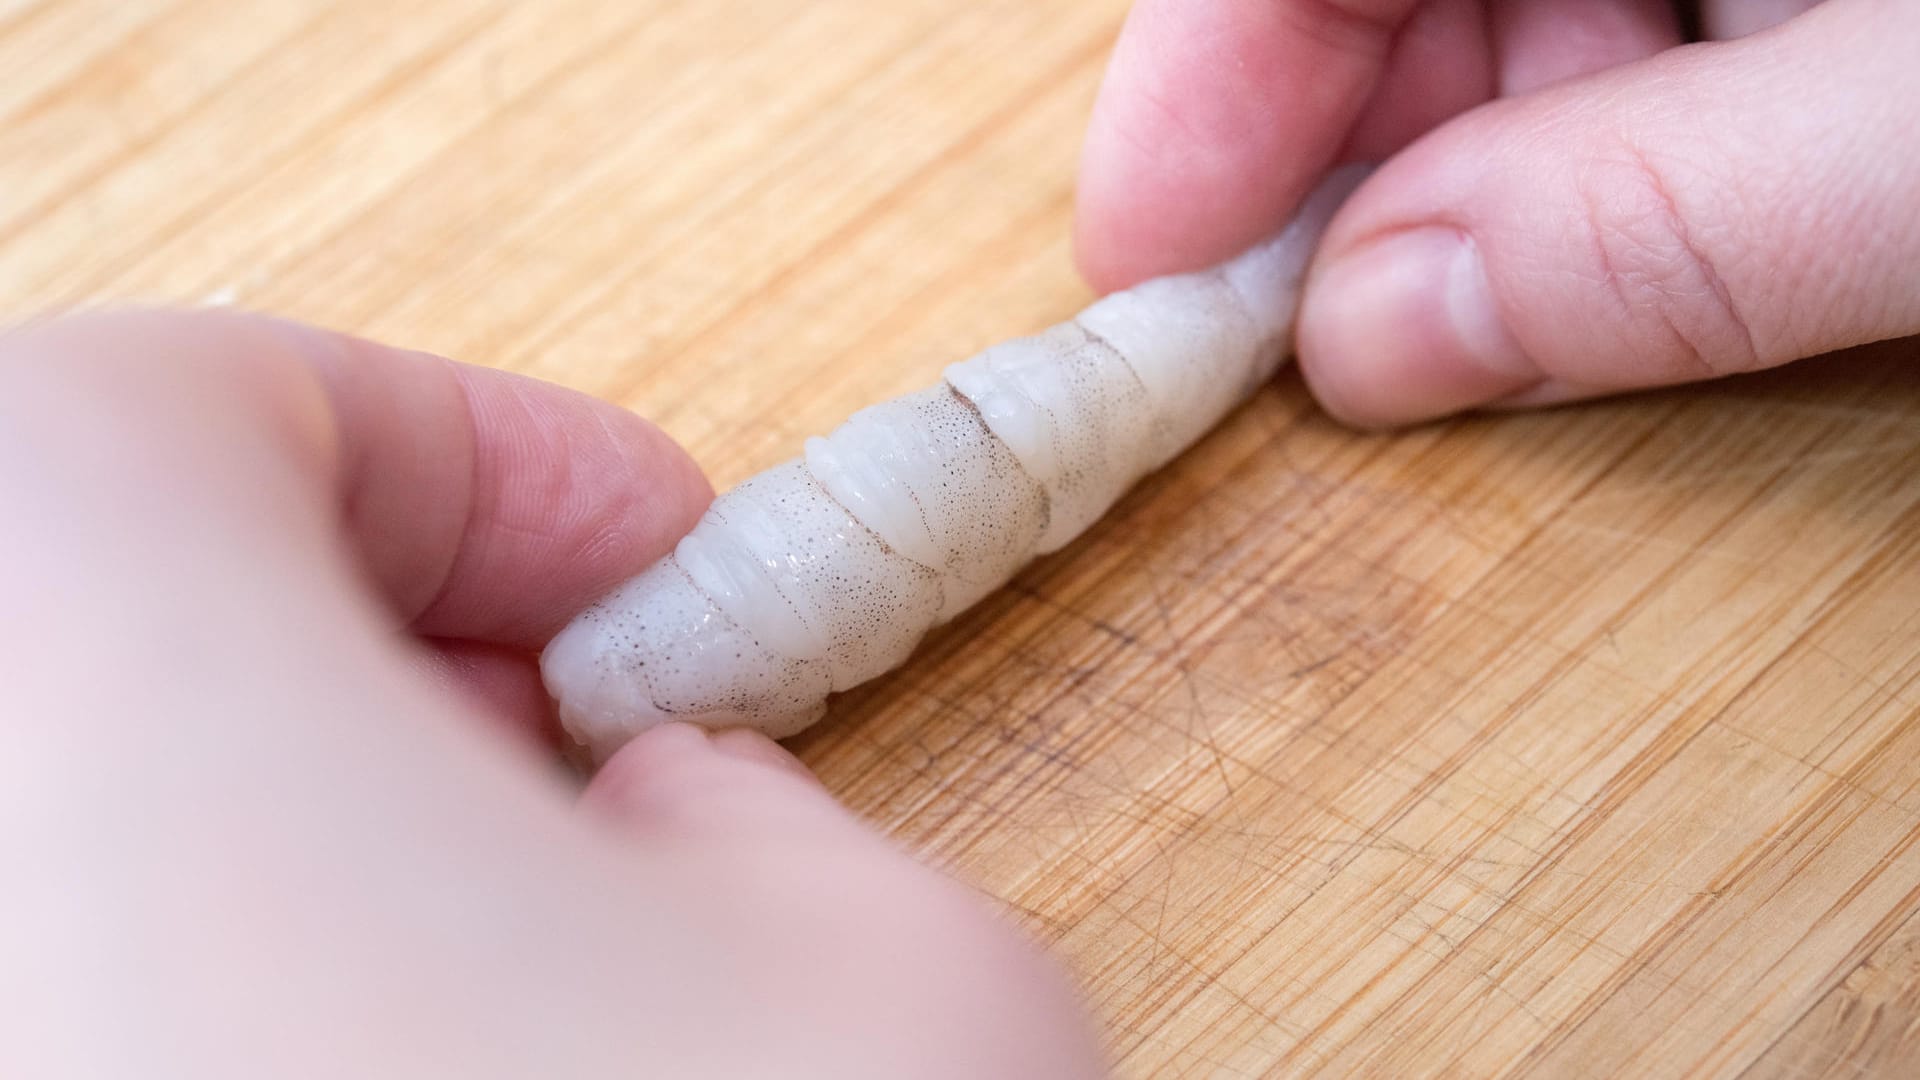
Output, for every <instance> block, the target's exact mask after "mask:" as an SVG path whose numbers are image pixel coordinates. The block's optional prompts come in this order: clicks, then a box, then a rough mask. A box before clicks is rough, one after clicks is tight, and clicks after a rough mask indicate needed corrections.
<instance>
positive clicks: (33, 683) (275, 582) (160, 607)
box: [0, 313, 1099, 1080]
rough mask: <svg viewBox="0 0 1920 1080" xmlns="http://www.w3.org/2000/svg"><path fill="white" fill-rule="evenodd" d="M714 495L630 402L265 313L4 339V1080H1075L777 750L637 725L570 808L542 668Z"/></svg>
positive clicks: (1077, 1055)
mask: <svg viewBox="0 0 1920 1080" xmlns="http://www.w3.org/2000/svg"><path fill="white" fill-rule="evenodd" d="M710 494H711V492H710V490H709V488H708V487H707V484H706V482H705V480H703V479H702V478H701V477H700V475H699V473H698V471H697V470H696V469H695V468H694V466H693V465H692V464H691V462H690V461H689V460H688V459H687V457H686V456H685V455H684V454H683V453H682V452H681V451H680V450H679V449H678V448H677V447H675V446H674V445H673V444H672V443H671V442H670V441H669V440H668V439H667V438H666V437H665V436H664V435H662V434H661V433H660V432H659V431H658V430H657V429H655V428H654V427H652V426H651V425H649V424H647V423H646V422H645V421H642V420H640V419H638V418H637V417H634V416H632V415H631V414H628V413H626V412H624V411H622V410H619V409H616V408H613V407H612V406H608V405H604V404H602V403H599V402H595V401H592V400H590V399H588V398H585V397H583V396H581V395H578V394H573V393H570V392H568V391H564V390H562V389H560V388H558V387H554V386H550V385H546V384H541V383H537V382H534V381H532V380H528V379H523V378H519V377H515V376H511V375H507V374H504V373H500V372H495V371H488V370H485V369H480V368H470V367H463V366H460V365H455V364H452V363H450V362H448V361H444V360H439V359H437V358H433V357H428V356H423V355H420V354H411V353H401V352H398V351H393V350H387V349H383V348H381V347H378V346H375V345H371V344H368V343H365V342H359V341H354V340H351V339H347V338H343V337H338V336H335V335H331V334H327V333H323V332H320V331H316V330H311V329H307V328H303V327H297V326H293V325H291V324H286V323H281V322H276V321H272V320H268V319H264V318H254V317H240V316H233V315H170V314H153V313H143V314H123V315H111V316H95V317H89V318H84V319H79V320H74V321H67V322H56V323H48V324H42V325H38V326H33V327H28V328H25V329H22V330H18V331H15V332H13V333H11V334H6V335H0V498H4V500H5V505H6V517H5V526H4V529H0V609H3V610H4V611H5V612H6V616H7V618H6V622H5V625H4V631H0V632H3V633H4V643H3V645H4V647H0V686H5V687H6V688H7V691H8V698H7V700H8V705H9V709H8V714H7V717H6V719H5V723H4V725H0V866H4V867H5V868H6V882H7V884H6V888H5V895H4V896H3V897H0V912H3V913H4V916H5V917H4V918H0V1074H5V1075H8V1076H35V1077H56V1076H100V1075H143V1076H194V1077H209V1076H228V1075H232V1076H297V1075H318V1076H328V1077H335V1076H383V1075H410V1076H414V1075H445V1076H514V1077H524V1076H543V1075H564V1076H599V1075H606V1076H616V1075H618V1076H672V1077H695V1076H775V1075H777V1076H782V1077H815V1076H817V1077H834V1078H842V1077H859V1076H875V1077H901V1076H915V1077H936V1076H951V1077H968V1078H972V1077H980V1076H1031V1077H1046V1078H1048V1080H1053V1078H1057V1077H1084V1076H1093V1075H1097V1074H1098V1073H1099V1067H1098V1064H1097V1061H1096V1056H1095V1054H1094V1053H1093V1052H1092V1051H1091V1050H1090V1049H1089V1043H1088V1039H1087V1036H1086V1033H1085V1028H1084V1026H1083V1024H1082V1021H1081V1018H1080V1016H1079V1013H1078V1008H1077V1006H1076V1005H1075V1003H1074V1002H1073V999H1072V995H1071V994H1070V992H1069V991H1068V989H1067V987H1066V985H1065V983H1064V982H1063V981H1062V980H1061V979H1060V978H1059V976H1058V974H1057V973H1056V972H1055V971H1054V970H1053V969H1052V967H1051V966H1050V965H1049V964H1048V963H1046V962H1045V961H1044V960H1043V959H1042V958H1041V957H1040V956H1039V955H1038V954H1037V953H1035V952H1034V951H1033V950H1031V949H1030V948H1029V947H1027V946H1026V945H1024V944H1023V943H1022V942H1021V941H1020V940H1019V939H1018V938H1017V937H1016V936H1015V935H1014V934H1013V933H1011V932H1010V931H1009V930H1008V929H1007V928H1006V927H1004V926H1002V925H1001V924H999V923H998V922H997V921H995V920H994V919H993V918H992V917H991V916H990V915H989V914H987V912H986V910H985V908H984V907H983V906H982V905H980V904H979V903H978V902H977V900H976V898H974V897H972V896H971V895H969V894H968V893H967V892H966V891H965V890H963V889H962V888H960V887H959V886H957V885H956V884H954V883H953V882H951V881H948V880H946V879H944V878H942V877H940V876H938V875H936V874H934V873H932V872H930V871H928V870H926V869H924V868H922V867H920V866H919V865H917V864H916V863H914V862H913V861H912V860H910V859H908V858H907V857H905V856H904V855H903V854H901V853H899V852H897V851H896V850H894V849H893V848H892V847H891V846H890V845H888V844H887V843H885V842H883V841H882V840H881V839H880V838H879V837H877V836H875V835H874V834H872V833H871V832H869V831H868V830H867V829H865V828H864V827H862V826H861V825H860V824H859V823H858V822H857V821H856V820H855V819H854V818H853V817H852V816H850V815H849V814H848V813H846V811H844V810H843V809H842V808H841V807H840V806H838V805H837V804H836V803H835V802H834V801H833V800H832V799H831V798H829V797H828V795H827V794H826V792H825V791H824V789H822V788H821V787H820V786H819V785H818V784H817V783H816V782H815V781H814V780H813V779H812V777H811V776H810V775H809V774H807V772H806V771H805V769H804V768H802V767H801V766H800V765H799V763H798V762H797V761H795V760H794V759H793V758H792V757H791V756H789V755H787V754H786V753H785V751H783V750H781V749H780V748H779V747H777V746H776V745H775V744H773V743H771V742H768V741H766V740H765V739H762V738H760V737H758V736H755V735H753V734H750V733H746V732H729V733H721V734H716V735H712V736H708V735H707V734H705V733H703V732H701V731H699V730H697V729H693V728H689V727H685V726H680V725H670V726H667V727H663V728H660V729H658V730H656V731H654V732H650V733H648V734H647V735H645V736H642V737H641V738H640V739H638V740H636V741H635V742H633V743H632V744H631V745H629V746H628V747H626V748H625V749H624V750H623V751H622V752H621V753H619V754H618V755H616V756H615V757H614V758H613V760H612V761H611V762H609V764H608V765H607V767H606V768H605V769H604V770H602V771H601V772H600V773H599V774H598V775H597V776H596V777H595V778H594V779H593V781H592V782H591V783H590V784H589V786H588V788H587V790H586V793H585V795H584V796H583V797H582V798H581V800H580V804H579V805H576V801H575V792H574V791H573V790H572V788H571V787H570V786H569V785H568V784H567V783H566V782H565V781H564V780H563V777H562V775H561V772H560V770H558V769H556V768H554V767H553V759H552V755H551V750H550V748H548V749H547V750H544V751H543V750H542V749H540V748H539V746H538V735H537V733H538V732H540V731H542V730H550V728H547V727H545V726H544V718H545V717H546V715H547V708H548V706H547V702H546V700H545V696H544V694H542V693H541V692H540V689H539V684H538V681H537V675H536V672H535V668H534V663H533V657H532V652H531V650H533V649H535V648H537V647H538V646H539V645H540V644H542V643H543V642H544V641H545V639H546V638H547V637H548V636H550V635H551V634H552V633H553V632H554V631H555V629H557V628H558V627H559V626H560V625H561V623H562V621H563V620H564V619H565V618H567V617H568V616H569V615H570V614H572V613H573V611H574V610H575V609H577V608H579V607H581V606H583V605H584V604H586V603H587V602H589V601H590V600H591V599H592V598H594V597H596V596H598V595H599V594H600V593H602V592H603V591H604V590H605V589H606V588H607V587H608V586H609V585H611V584H613V583H614V582H617V581H619V580H621V579H623V578H625V577H627V576H629V575H630V574H632V573H634V572H635V571H637V570H639V569H640V568H641V567H643V566H645V565H647V564H648V563H650V562H652V561H653V560H654V559H655V558H656V557H658V556H659V555H660V554H661V553H663V552H664V551H665V550H666V549H667V548H668V547H670V546H671V545H672V544H673V542H674V541H675V540H676V539H677V537H678V536H679V535H680V534H681V533H683V532H684V531H685V530H686V529H687V528H688V527H689V526H690V525H691V524H692V522H693V521H694V519H695V518H696V517H697V515H698V514H699V513H700V511H701V510H702V508H703V507H704V506H705V504H706V502H707V500H708V498H709V497H710ZM483 717H492V718H494V719H496V720H504V721H505V724H504V725H503V724H501V723H489V722H488V721H487V720H486V719H483ZM509 732H510V733H509Z"/></svg>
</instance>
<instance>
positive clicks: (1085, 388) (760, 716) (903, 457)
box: [541, 170, 1360, 759]
mask: <svg viewBox="0 0 1920 1080" xmlns="http://www.w3.org/2000/svg"><path fill="white" fill-rule="evenodd" d="M1359 178H1360V174H1359V172H1358V171H1356V170H1342V171H1341V172H1338V173H1335V174H1334V175H1333V176H1332V177H1330V178H1329V179H1328V180H1327V181H1326V182H1325V183H1324V184H1322V185H1321V187H1320V189H1319V190H1318V191H1317V192H1315V194H1314V195H1313V196H1311V197H1310V198H1309V199H1308V201H1307V203H1306V205H1305V206H1304V207H1303V209H1302V211H1301V213H1300V216H1299V217H1298V218H1297V219H1296V220H1295V222H1294V224H1292V225H1291V226H1289V227H1288V228H1287V229H1286V230H1285V231H1284V232H1282V233H1281V234H1280V235H1279V236H1277V237H1275V238H1273V239H1271V240H1269V241H1266V242H1264V243H1262V244H1260V245H1258V246H1256V247H1254V248H1253V249H1251V250H1250V251H1248V252H1246V253H1245V254H1243V255H1241V256H1240V257H1238V258H1236V259H1234V260H1233V261H1231V262H1228V263H1226V264H1224V265H1222V266H1219V267H1215V268H1213V269H1210V270H1204V271H1200V272H1198V273H1193V274H1181V275H1176V276H1171V277H1164V278H1157V279H1155V280H1152V281H1148V282H1144V283H1142V284H1140V285H1138V286H1135V287H1134V288H1132V289H1128V290H1126V291H1124V292H1119V293H1115V294H1113V295H1111V296H1108V297H1106V298H1104V299H1102V300H1100V301H1098V302H1096V303H1095V304H1093V306H1091V307H1089V308H1087V309H1086V310H1085V311H1083V312H1081V313H1080V315H1079V316H1078V317H1076V318H1075V319H1073V320H1071V321H1069V322H1066V323H1062V324H1060V325H1059V326H1056V327H1053V328H1052V329H1049V330H1046V331H1043V332H1042V333H1039V334H1036V335H1034V336H1032V337H1026V338H1019V339H1016V340H1013V341H1009V342H1006V343H1004V344H1001V345H996V346H994V347H992V348H990V349H987V350H986V351H985V352H982V353H980V354H979V355H977V356H974V357H973V358H971V359H968V360H964V361H961V362H960V363H957V364H954V365H953V366H951V367H949V368H948V369H947V371H946V377H945V380H944V381H943V382H942V383H941V384H939V385H937V386H934V387H932V388H930V389H927V390H921V391H917V392H915V393H911V394H907V395H904V396H902V397H898V398H895V399H893V400H891V401H886V402H882V403H880V404H878V405H874V406H872V407H869V408H866V409H862V410H860V411H859V412H857V413H855V414H854V415H853V416H852V417H851V418H850V419H848V421H847V422H846V423H844V424H842V425H841V426H840V427H839V428H838V429H837V430H835V431H834V432H833V433H832V434H830V435H827V436H825V437H824V438H814V439H809V440H807V443H806V451H805V454H804V455H803V456H802V457H801V458H799V459H796V460H794V461H789V462H787V463H786V464H784V465H778V466H775V467H774V468H772V469H769V470H768V471H766V472H764V473H761V474H759V475H758V476H755V477H753V478H751V479H749V480H747V481H746V482H744V483H742V484H741V485H740V486H739V487H736V488H734V489H733V490H732V491H729V492H727V493H726V494H724V495H722V496H720V497H719V498H718V499H715V500H714V503H713V506H712V507H711V508H709V509H708V511H707V513H706V516H704V517H703V518H701V519H700V522H699V524H697V525H696V526H694V529H693V531H692V532H691V533H689V534H688V535H687V536H686V537H685V538H684V539H682V540H681V541H680V544H679V546H678V547H677V548H676V549H675V550H674V553H673V554H671V555H669V556H667V557H666V558H665V559H663V560H661V561H660V562H659V563H657V564H655V565H654V566H653V567H652V568H651V569H649V570H647V571H646V572H644V573H642V574H640V575H639V576H638V577H635V578H633V579H632V580H630V581H628V582H627V583H626V584H624V585H622V586H620V587H619V588H618V589H616V590H614V591H613V592H612V593H610V594H609V595H608V596H606V597H605V598H603V599H601V600H600V601H599V602H598V603H596V604H594V605H593V606H592V607H591V608H589V609H587V610H586V611H585V612H582V613H581V614H580V615H579V616H578V617H577V618H575V619H574V621H573V622H572V623H571V624H569V625H568V626H567V627H566V629H564V630H562V631H561V632H560V634H559V635H558V636H557V637H555V638H554V639H553V641H552V642H551V643H550V644H549V645H548V646H547V649H546V652H545V654H544V655H543V656H542V657H541V669H542V673H543V675H544V677H545V679H546V684H547V689H548V691H549V692H550V693H552V695H553V696H554V698H555V699H556V700H557V701H558V702H559V705H560V717H561V721H562V723H564V724H565V726H566V728H567V730H568V731H569V732H570V733H571V734H572V735H573V737H574V738H575V739H577V740H579V741H580V742H581V743H582V744H583V745H585V746H586V747H587V748H588V750H589V751H590V752H591V753H592V754H593V755H594V756H595V757H596V758H599V759H604V758H605V757H606V756H607V755H608V754H611V753H612V752H613V751H614V750H616V749H618V748H619V746H620V745H621V744H623V743H625V742H626V741H627V740H628V739H631V738H632V737H633V736H635V735H637V734H639V733H640V732H642V731H644V730H646V729H647V728H649V727H652V726H654V725H656V724H660V723H663V722H665V721H668V720H687V721H692V722H694V723H699V724H704V725H708V726H727V725H746V726H750V727H756V728H759V729H761V730H762V731H765V732H767V733H768V734H770V735H773V736H775V737H780V736H784V735H789V734H792V733H794V732H796V731H798V730H800V729H801V728H804V727H806V726H807V725H808V724H810V723H812V722H813V721H815V720H817V719H819V717H820V716H821V715H822V714H823V713H824V712H825V709H826V698H827V695H828V694H829V693H831V692H833V691H837V690H845V689H847V688H849V687H851V686H854V685H856V684H858V683H861V682H864V681H866V680H868V679H871V678H873V677H874V676H876V675H879V674H881V673H882V672H885V671H887V670H889V669H891V668H893V667H895V666H896V665H898V664H899V663H901V662H902V661H904V660H905V659H906V657H907V656H908V654H910V653H911V652H912V651H913V649H914V647H915V646H916V645H918V644H919V642H920V639H921V638H922V637H923V636H924V635H925V634H926V632H927V631H928V630H929V629H931V628H932V627H933V626H935V625H937V624H939V623H941V622H944V621H946V620H948V619H951V618H952V617H954V616H955V615H957V614H959V613H960V612H961V611H963V610H965V609H966V608H967V607H969V606H971V605H972V604H973V603H974V602H976V601H977V600H979V599H980V598H981V597H983V596H985V595H986V594H987V593H989V592H992V591H993V590H994V589H996V588H998V587H999V586H1001V585H1002V584H1004V583H1005V582H1006V581H1007V580H1008V579H1009V578H1011V577H1012V576H1013V574H1014V573H1015V572H1017V571H1018V570H1019V568H1020V567H1021V566H1023V565H1025V564H1026V562H1027V561H1028V560H1030V559H1031V558H1033V557H1034V556H1035V555H1040V554H1045V553H1047V552H1051V551H1055V550H1058V549H1059V548H1061V547H1064V546H1065V545H1066V544H1068V543H1070V542H1071V541H1072V540H1073V539H1074V538H1075V537H1076V536H1078V535H1079V534H1080V533H1081V532H1082V531H1084V530H1085V529H1086V528H1087V526H1088V525H1090V524H1092V523H1093V522H1094V521H1095V520H1096V519H1098V518H1099V517H1100V515H1101V514H1103V513H1105V512H1106V510H1107V508H1108V507H1110V506H1112V505H1113V503H1114V501H1115V500H1117V499H1118V498H1119V497H1120V495H1121V494H1122V493H1123V492H1125V491H1126V490H1127V488H1129V487H1131V486H1132V485H1133V484H1134V482H1135V481H1137V480H1138V479H1139V478H1140V477H1142V476H1144V475H1145V474H1147V473H1149V472H1151V471H1153V470H1154V469H1157V468H1159V467H1160V466H1162V465H1164V464H1166V462H1167V461H1169V460H1171V459H1172V458H1173V457H1174V456H1175V455H1177V454H1178V453H1180V451H1182V450H1184V449H1185V448H1186V447H1187V446H1188V445H1190V444H1191V443H1192V442H1193V441H1194V440H1196V439H1198V438H1199V437H1200V436H1201V435H1203V434H1204V433H1205V432H1206V431H1207V430H1208V429H1210V428H1212V427H1213V426H1214V425H1215V424H1216V423H1218V422H1219V421H1220V419H1221V418H1222V417H1223V416H1225V415H1226V414H1227V413H1228V412H1229V411H1231V410H1232V409H1233V407H1234V406H1236V405H1237V404H1239V403H1240V402H1241V401H1243V400H1244V399H1245V398H1246V396H1247V395H1248V394H1249V393H1251V392H1252V391H1253V390H1254V389H1255V388H1256V387H1258V386H1259V385H1260V384H1261V383H1263V382H1265V381H1266V380H1267V379H1268V378H1269V377H1271V376H1272V374H1273V372H1274V369H1275V368H1277V367H1278V366H1279V364H1280V362H1281V360H1282V359H1284V356H1285V352H1286V346H1287V342H1288V339H1289V338H1290V337H1291V334H1292V327H1293V315H1294V309H1295V304H1296V301H1297V299H1298V295H1299V287H1300V278H1301V275H1302V274H1303V273H1304V271H1305V268H1306V264H1307V259H1308V257H1309V256H1310V255H1311V253H1312V250H1313V246H1314V244H1315V243H1316V242H1317V241H1318V239H1319V234H1320V231H1321V229H1322V228H1323V227H1324V226H1325V224H1326V222H1327V220H1328V218H1330V217H1331V216H1332V213H1333V210H1334V208H1335V207H1336V206H1338V204H1339V202H1340V200H1341V199H1342V198H1344V197H1345V195H1346V193H1347V192H1348V191H1351V190H1352V189H1353V187H1354V186H1355V185H1356V184H1357V183H1358V182H1359Z"/></svg>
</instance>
